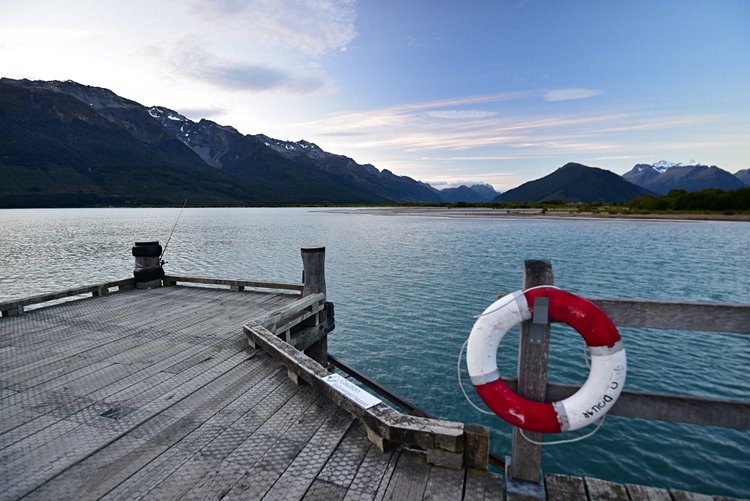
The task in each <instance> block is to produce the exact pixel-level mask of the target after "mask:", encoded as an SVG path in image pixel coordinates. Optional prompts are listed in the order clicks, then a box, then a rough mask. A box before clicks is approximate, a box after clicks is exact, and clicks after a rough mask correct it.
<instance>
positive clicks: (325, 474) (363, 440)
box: [318, 421, 370, 491]
mask: <svg viewBox="0 0 750 501" xmlns="http://www.w3.org/2000/svg"><path fill="white" fill-rule="evenodd" d="M369 450H370V441H369V440H367V432H366V431H365V427H364V425H363V424H362V423H361V422H360V421H355V422H354V423H353V424H352V425H351V427H350V428H349V431H347V433H346V436H345V437H344V439H343V440H342V441H341V443H340V444H339V446H338V447H337V448H336V451H335V452H334V453H333V455H332V456H331V457H330V459H329V460H328V462H327V463H326V464H325V466H324V467H323V469H322V470H321V471H320V473H319V474H318V479H319V480H323V481H325V482H326V483H331V484H336V485H339V486H341V487H344V488H345V489H344V491H346V489H348V488H349V486H350V485H351V483H352V481H353V480H354V477H355V476H356V475H357V471H358V470H359V467H360V465H361V464H362V461H363V460H364V459H365V456H366V455H367V451H369Z"/></svg>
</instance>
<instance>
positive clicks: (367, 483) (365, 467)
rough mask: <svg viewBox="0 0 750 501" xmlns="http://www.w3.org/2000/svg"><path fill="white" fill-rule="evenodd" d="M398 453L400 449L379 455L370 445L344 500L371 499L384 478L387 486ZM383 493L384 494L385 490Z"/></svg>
mask: <svg viewBox="0 0 750 501" xmlns="http://www.w3.org/2000/svg"><path fill="white" fill-rule="evenodd" d="M400 451H401V449H398V448H397V449H394V450H393V451H390V452H386V453H381V452H380V451H379V450H377V448H376V447H375V446H374V445H371V446H370V448H369V449H368V450H367V455H365V458H364V459H363V460H362V464H361V465H360V466H359V469H358V470H357V473H356V475H355V476H354V479H353V480H352V483H351V484H350V485H349V490H348V491H347V494H346V496H345V497H344V499H346V500H356V499H365V498H366V499H373V498H374V497H375V494H376V493H377V492H378V489H379V488H380V486H381V484H382V483H383V479H384V478H385V484H386V485H387V483H388V479H389V478H390V476H391V473H392V471H393V468H394V467H395V464H396V462H397V460H398V455H399V453H400ZM389 465H390V466H389ZM383 492H384V493H385V488H384V489H383Z"/></svg>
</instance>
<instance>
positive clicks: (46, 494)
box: [34, 364, 273, 499]
mask: <svg viewBox="0 0 750 501" xmlns="http://www.w3.org/2000/svg"><path fill="white" fill-rule="evenodd" d="M247 369H248V370H243V369H242V368H241V367H240V366H236V367H235V368H233V369H232V370H230V371H229V372H227V373H225V374H223V375H221V376H219V377H218V378H216V379H214V380H213V381H212V382H211V383H209V384H207V385H206V386H203V387H202V388H200V389H199V390H198V391H196V392H195V393H192V394H191V395H190V396H188V397H186V398H185V399H183V400H182V401H181V402H179V403H178V404H177V405H175V406H173V407H172V408H171V409H170V413H171V415H168V416H167V419H162V420H154V419H151V420H149V421H148V423H149V424H146V423H143V424H141V425H140V427H139V428H138V429H137V430H135V429H134V431H132V432H130V433H129V434H128V435H126V436H123V437H120V439H118V440H117V441H116V442H114V443H113V444H111V445H109V446H108V447H105V448H103V449H101V450H99V451H98V452H97V453H96V454H94V455H92V456H90V457H88V458H86V459H85V460H84V461H82V462H81V463H79V464H76V465H73V466H72V467H70V468H68V469H67V470H66V471H64V472H62V473H61V474H60V475H58V476H57V477H55V478H54V479H53V480H52V481H50V482H47V483H46V484H45V485H43V486H42V487H40V488H38V489H37V490H36V491H35V493H34V495H35V496H36V497H38V498H39V499H49V498H50V497H59V496H62V497H63V498H68V497H70V498H73V497H81V496H82V497H90V498H98V497H100V496H102V495H103V494H106V493H107V492H109V491H110V490H111V489H113V488H114V487H116V486H117V485H118V484H120V483H121V482H122V481H123V480H125V479H126V478H127V477H128V476H130V475H132V474H134V473H136V472H137V471H138V469H139V468H140V467H141V466H143V465H144V464H146V463H148V462H149V461H150V460H152V459H153V458H154V457H156V456H158V455H159V454H162V453H163V452H164V451H166V450H168V449H169V448H170V447H171V446H173V445H174V444H175V443H176V442H178V441H180V442H183V437H186V436H188V437H190V438H188V439H185V440H184V441H185V442H189V443H192V444H194V442H196V441H197V437H196V436H195V435H194V430H195V429H196V428H198V427H200V426H202V424H201V423H204V421H205V419H206V417H207V414H208V416H209V417H210V416H211V415H212V414H213V413H215V412H217V411H218V410H221V409H222V408H225V407H227V406H228V405H231V404H232V403H233V402H235V401H236V400H237V396H238V393H241V392H243V391H245V390H246V389H247V387H252V386H253V385H254V383H257V382H258V381H259V380H261V379H263V378H264V377H265V376H266V375H268V374H269V373H270V372H271V371H272V370H273V366H272V365H271V364H266V365H265V366H264V367H261V368H259V370H252V369H250V368H247ZM186 402H187V403H188V404H189V405H186ZM209 421H210V419H209ZM152 423H155V425H156V426H154V425H153V424H152ZM221 429H222V428H220V427H218V426H214V425H212V424H206V425H205V427H204V435H205V432H209V433H211V432H212V433H213V436H215V435H218V434H219V433H220V431H221ZM192 446H193V447H199V446H196V445H192ZM180 450H185V446H183V447H181V448H180ZM91 471H97V472H99V474H100V475H101V477H100V480H99V481H98V482H91V481H90V472H91Z"/></svg>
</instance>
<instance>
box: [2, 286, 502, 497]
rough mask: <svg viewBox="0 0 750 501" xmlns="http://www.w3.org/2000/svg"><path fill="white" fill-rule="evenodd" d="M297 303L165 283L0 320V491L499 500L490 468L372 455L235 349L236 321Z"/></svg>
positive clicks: (278, 371)
mask: <svg viewBox="0 0 750 501" xmlns="http://www.w3.org/2000/svg"><path fill="white" fill-rule="evenodd" d="M299 299H300V296H299V295H298V294H285V293H267V292H266V293H261V292H242V293H237V292H230V291H228V290H220V289H207V288H195V287H182V286H178V287H163V288H158V289H152V290H135V289H134V290H129V291H125V292H119V293H116V294H109V295H106V296H102V297H98V298H89V299H83V300H79V301H75V302H71V303H66V304H61V305H57V306H52V307H47V308H42V309H39V310H34V311H30V312H27V313H25V314H24V315H22V316H16V317H8V318H2V319H1V320H0V354H2V358H1V360H2V362H1V364H2V365H1V367H0V368H1V370H2V376H1V381H0V382H1V383H2V388H3V389H2V390H0V397H2V400H0V402H2V404H1V406H0V465H1V467H2V472H3V474H2V476H0V498H2V499H19V498H22V497H23V498H24V499H96V498H102V497H104V498H106V499H125V498H127V499H132V498H141V497H145V498H153V499H156V498H159V499H162V498H166V499H177V498H188V499H219V498H225V499H234V498H242V499H264V498H265V499H303V498H304V499H326V500H328V499H395V498H399V497H400V498H403V499H416V498H419V497H425V498H429V499H461V498H462V496H463V495H464V493H465V494H466V497H467V499H482V498H483V497H485V496H489V497H491V498H498V497H499V495H500V493H501V484H500V479H499V477H498V476H496V475H493V474H488V473H487V472H481V471H477V470H468V471H467V470H450V469H446V468H441V467H438V466H434V465H430V464H428V463H426V462H425V453H424V452H417V451H413V450H410V449H406V448H403V447H398V448H394V449H392V450H390V451H389V452H386V453H381V452H380V451H379V450H378V449H377V448H376V447H375V446H374V445H372V444H371V442H370V441H369V440H368V438H367V433H366V429H365V426H364V425H363V424H362V423H361V422H360V421H358V420H355V419H354V418H353V417H352V415H351V414H349V413H348V412H346V411H344V410H342V409H341V408H339V407H337V406H336V405H335V404H334V403H333V402H332V401H331V400H329V399H327V398H326V397H324V396H323V395H321V394H320V392H318V391H315V390H314V389H313V388H311V387H310V386H305V385H302V386H297V385H295V384H293V383H292V382H291V381H290V379H289V378H288V377H287V370H286V369H285V368H284V367H283V366H282V365H281V364H280V363H279V362H277V361H275V360H273V359H272V358H271V357H270V356H269V355H267V354H265V353H264V352H262V351H259V350H254V349H250V348H248V343H247V338H246V336H245V334H243V332H242V326H243V325H244V324H247V323H248V322H254V323H258V324H260V323H262V322H263V321H264V320H266V319H268V318H270V317H273V316H274V315H278V314H279V313H280V312H283V311H284V309H285V308H288V307H290V306H292V305H294V304H295V302H299ZM418 493H419V494H418ZM446 496H447V497H446Z"/></svg>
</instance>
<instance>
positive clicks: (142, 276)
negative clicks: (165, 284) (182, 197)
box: [133, 240, 164, 289]
mask: <svg viewBox="0 0 750 501" xmlns="http://www.w3.org/2000/svg"><path fill="white" fill-rule="evenodd" d="M161 253H162V248H161V245H159V241H158V240H157V241H154V242H136V243H135V245H134V246H133V257H135V268H134V269H133V277H134V278H135V288H136V289H153V288H155V287H161V285H162V283H161V279H162V278H164V268H162V265H161V261H160V259H161Z"/></svg>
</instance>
